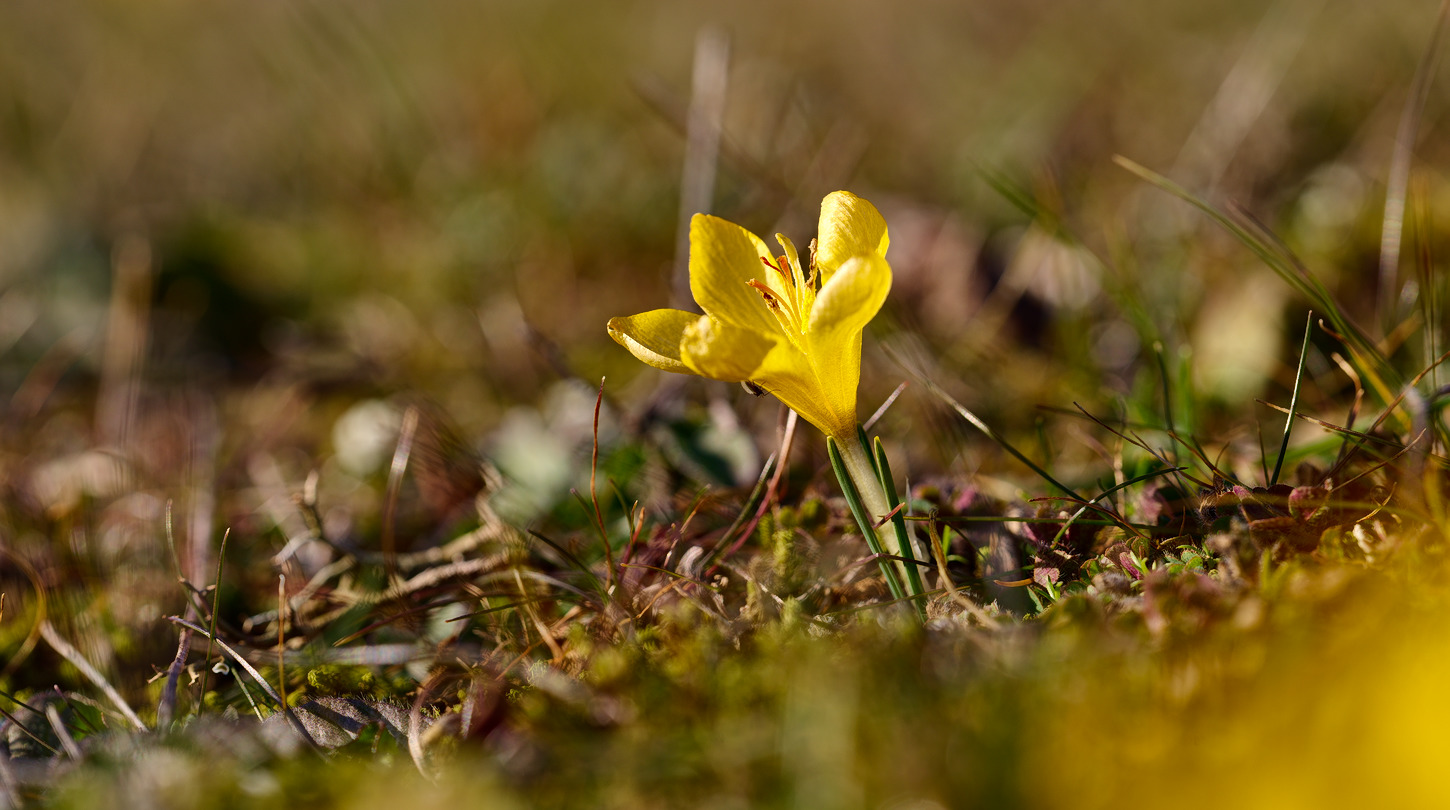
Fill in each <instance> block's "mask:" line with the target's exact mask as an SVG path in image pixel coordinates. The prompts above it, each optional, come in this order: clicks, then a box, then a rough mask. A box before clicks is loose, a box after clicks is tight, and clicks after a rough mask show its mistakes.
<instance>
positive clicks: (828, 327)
mask: <svg viewBox="0 0 1450 810" xmlns="http://www.w3.org/2000/svg"><path fill="white" fill-rule="evenodd" d="M889 292H891V265H889V264H887V263H886V260H885V259H883V258H881V257H880V256H879V255H877V254H875V253H871V254H867V255H864V256H857V257H855V258H853V259H848V260H846V263H845V264H843V265H841V268H840V270H838V271H837V272H836V274H835V275H833V276H831V277H830V278H829V279H827V280H826V283H824V284H822V285H821V291H820V293H819V294H818V295H817V296H816V304H815V306H813V307H811V320H810V327H809V328H808V329H807V330H806V334H807V336H808V337H809V339H810V345H811V350H812V351H815V349H816V347H818V346H821V345H822V344H825V343H830V342H832V341H839V340H842V339H843V336H846V335H849V334H857V335H859V334H860V333H861V330H862V329H865V328H866V324H868V323H870V322H871V319H872V318H874V317H876V313H877V312H878V311H879V310H880V309H881V305H882V304H883V303H884V302H885V301H886V295H887V293H889Z"/></svg>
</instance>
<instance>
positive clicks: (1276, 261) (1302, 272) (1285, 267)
mask: <svg viewBox="0 0 1450 810" xmlns="http://www.w3.org/2000/svg"><path fill="white" fill-rule="evenodd" d="M1113 162H1115V163H1117V164H1118V165H1119V166H1121V167H1123V168H1124V169H1127V170H1128V171H1130V172H1132V173H1133V174H1135V175H1137V176H1138V177H1141V178H1142V179H1143V180H1146V181H1147V182H1148V183H1150V184H1152V185H1154V186H1157V187H1158V188H1160V189H1162V190H1163V191H1166V192H1168V193H1169V194H1171V195H1173V196H1174V197H1177V198H1178V199H1180V200H1183V201H1184V202H1186V203H1188V204H1189V205H1192V206H1193V207H1194V208H1197V209H1198V210H1200V211H1202V212H1203V213H1205V214H1207V215H1208V216H1209V218H1210V219H1212V220H1213V221H1214V222H1217V223H1218V224H1219V225H1220V226H1222V227H1223V228H1224V229H1225V230H1227V231H1228V232H1229V233H1230V234H1232V235H1233V236H1234V237H1235V238H1236V239H1238V240H1239V241H1240V242H1242V243H1243V244H1244V246H1245V247H1247V248H1248V249H1249V250H1250V251H1252V252H1253V253H1254V255H1256V256H1258V257H1259V259H1260V260H1261V261H1263V262H1264V264H1266V265H1268V267H1269V269H1271V270H1273V271H1274V272H1275V273H1276V274H1278V276H1279V277H1280V278H1281V279H1283V280H1284V281H1285V282H1286V283H1287V284H1288V285H1289V286H1290V287H1292V288H1293V289H1294V290H1295V291H1296V292H1298V293H1299V294H1300V295H1302V296H1303V297H1304V298H1305V299H1307V300H1308V301H1309V303H1310V304H1311V305H1313V307H1314V308H1315V309H1318V310H1319V311H1321V312H1324V313H1326V314H1327V316H1328V318H1329V321H1330V323H1332V324H1333V325H1334V328H1335V331H1336V332H1337V334H1339V335H1341V336H1343V338H1344V340H1345V342H1346V343H1347V344H1349V345H1351V346H1352V348H1353V349H1354V350H1355V353H1356V354H1358V355H1360V356H1362V357H1364V358H1367V359H1369V360H1372V361H1373V362H1374V364H1375V366H1377V367H1378V368H1379V370H1380V371H1381V372H1382V373H1383V374H1385V375H1387V376H1389V377H1391V378H1392V379H1398V377H1397V375H1396V373H1395V371H1394V369H1393V368H1392V367H1391V366H1390V364H1389V360H1387V359H1386V358H1385V356H1384V354H1383V353H1382V352H1380V350H1379V349H1378V348H1376V346H1375V345H1374V343H1373V342H1372V341H1371V340H1370V339H1369V338H1368V337H1367V336H1366V335H1365V333H1364V331H1363V330H1362V329H1360V328H1359V327H1358V326H1356V325H1355V324H1354V323H1353V322H1351V321H1350V320H1349V318H1348V317H1347V316H1346V315H1345V314H1344V312H1343V311H1342V310H1341V309H1340V308H1339V305H1338V304H1337V303H1336V302H1335V301H1334V299H1333V297H1332V296H1330V294H1329V290H1328V289H1327V288H1326V287H1325V286H1324V284H1323V283H1322V282H1320V281H1319V280H1318V279H1317V278H1315V277H1314V276H1313V274H1311V273H1310V272H1309V270H1308V269H1307V268H1305V267H1304V265H1303V264H1302V263H1300V261H1299V260H1298V258H1297V257H1295V256H1294V255H1293V254H1292V253H1290V252H1289V251H1288V249H1287V248H1285V247H1284V246H1283V245H1282V244H1281V243H1280V242H1278V240H1277V239H1274V238H1272V236H1271V235H1269V234H1268V233H1267V231H1266V229H1263V228H1262V227H1260V226H1258V223H1255V222H1252V220H1249V223H1248V224H1245V222H1243V221H1241V220H1244V219H1248V218H1247V216H1240V217H1239V218H1235V217H1234V216H1231V215H1229V214H1226V213H1224V212H1222V211H1220V210H1219V209H1218V208H1215V207H1214V206H1213V205H1211V204H1209V203H1208V202H1207V201H1205V200H1204V199H1202V198H1201V197H1199V196H1198V195H1196V194H1194V193H1193V192H1191V191H1189V190H1188V189H1186V188H1184V187H1182V186H1180V185H1178V184H1177V183H1175V182H1173V181H1172V180H1169V179H1168V178H1166V177H1164V176H1163V175H1161V174H1158V173H1157V172H1155V171H1153V170H1152V169H1149V168H1147V167H1146V166H1142V165H1140V164H1138V163H1135V162H1133V161H1132V160H1129V159H1128V158H1125V157H1123V156H1122V155H1118V156H1115V157H1114V158H1113Z"/></svg>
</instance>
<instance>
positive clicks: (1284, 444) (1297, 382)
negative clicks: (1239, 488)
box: [1269, 309, 1314, 487]
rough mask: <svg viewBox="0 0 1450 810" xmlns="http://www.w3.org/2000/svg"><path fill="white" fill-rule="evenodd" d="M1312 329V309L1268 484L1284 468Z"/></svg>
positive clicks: (1273, 481) (1300, 349)
mask: <svg viewBox="0 0 1450 810" xmlns="http://www.w3.org/2000/svg"><path fill="white" fill-rule="evenodd" d="M1313 329H1314V310H1312V309H1311V310H1310V311H1309V317H1308V318H1307V319H1306V320H1305V321H1304V342H1303V344H1301V345H1300V346H1299V370H1298V371H1296V372H1295V373H1294V393H1293V394H1291V395H1290V396H1289V415H1288V416H1286V417H1284V439H1283V441H1281V442H1279V458H1278V459H1277V460H1276V461H1275V462H1274V474H1273V475H1271V476H1269V486H1271V487H1272V486H1274V485H1275V484H1277V483H1279V473H1280V472H1283V470H1284V454H1285V453H1287V452H1289V434H1290V433H1292V432H1293V431H1294V409H1295V408H1296V407H1298V405H1299V387H1300V386H1301V385H1302V384H1303V383H1304V358H1305V357H1307V356H1308V355H1309V335H1310V334H1311V333H1312V331H1313Z"/></svg>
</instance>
